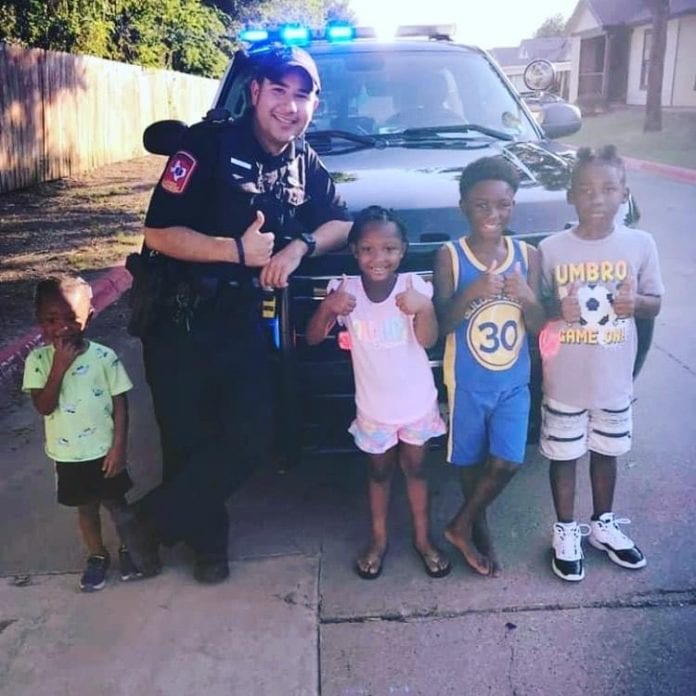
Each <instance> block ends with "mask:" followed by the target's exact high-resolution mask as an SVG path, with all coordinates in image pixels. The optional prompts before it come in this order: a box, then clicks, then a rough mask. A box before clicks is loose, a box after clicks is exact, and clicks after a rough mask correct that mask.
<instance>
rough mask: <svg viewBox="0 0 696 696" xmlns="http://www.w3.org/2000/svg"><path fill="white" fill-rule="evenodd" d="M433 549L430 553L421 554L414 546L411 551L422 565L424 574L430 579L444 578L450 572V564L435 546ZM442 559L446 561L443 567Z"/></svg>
mask: <svg viewBox="0 0 696 696" xmlns="http://www.w3.org/2000/svg"><path fill="white" fill-rule="evenodd" d="M433 549H434V551H433V552H432V553H421V552H420V551H419V550H418V549H417V548H416V546H414V547H413V550H414V551H415V552H416V553H417V554H418V556H419V557H420V559H421V561H422V563H423V569H424V570H425V572H426V574H427V575H429V576H430V577H431V578H444V577H445V576H447V575H449V574H450V572H451V571H452V563H451V561H450V560H449V558H447V556H445V554H444V553H442V551H440V549H438V548H437V547H436V546H433ZM443 559H444V560H445V561H447V563H446V565H444V566H442V560H443ZM440 566H442V567H440ZM433 567H435V568H436V570H433Z"/></svg>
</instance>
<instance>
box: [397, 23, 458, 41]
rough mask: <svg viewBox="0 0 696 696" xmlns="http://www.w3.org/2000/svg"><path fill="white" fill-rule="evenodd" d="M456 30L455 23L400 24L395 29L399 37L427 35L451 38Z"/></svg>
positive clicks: (430, 37)
mask: <svg viewBox="0 0 696 696" xmlns="http://www.w3.org/2000/svg"><path fill="white" fill-rule="evenodd" d="M456 30H457V25H456V24H408V25H404V26H400V27H399V28H398V29H397V30H396V35H397V36H398V37H401V38H406V37H413V36H427V37H428V38H429V39H434V38H445V39H451V38H452V37H453V36H454V32H455V31H456Z"/></svg>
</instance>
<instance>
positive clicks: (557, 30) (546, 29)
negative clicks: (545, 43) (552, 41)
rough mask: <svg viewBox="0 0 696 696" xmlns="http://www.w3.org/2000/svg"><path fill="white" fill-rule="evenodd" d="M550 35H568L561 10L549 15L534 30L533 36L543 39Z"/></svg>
mask: <svg viewBox="0 0 696 696" xmlns="http://www.w3.org/2000/svg"><path fill="white" fill-rule="evenodd" d="M549 36H566V21H565V19H564V18H563V15H562V14H561V13H560V12H558V13H557V14H555V15H551V16H550V17H547V18H546V19H545V20H544V21H543V22H542V23H541V26H540V27H539V28H538V29H537V30H536V31H535V32H534V36H533V38H535V39H542V38H546V37H549Z"/></svg>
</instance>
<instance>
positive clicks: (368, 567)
mask: <svg viewBox="0 0 696 696" xmlns="http://www.w3.org/2000/svg"><path fill="white" fill-rule="evenodd" d="M386 553H387V547H386V544H376V543H374V542H373V543H372V544H370V546H369V547H368V548H367V549H365V551H364V552H363V553H361V554H360V555H359V556H358V558H357V559H356V561H355V572H356V573H357V574H358V575H359V576H360V577H361V578H363V580H376V579H377V578H378V577H379V576H380V575H381V573H382V561H383V559H384V555H385V554H386Z"/></svg>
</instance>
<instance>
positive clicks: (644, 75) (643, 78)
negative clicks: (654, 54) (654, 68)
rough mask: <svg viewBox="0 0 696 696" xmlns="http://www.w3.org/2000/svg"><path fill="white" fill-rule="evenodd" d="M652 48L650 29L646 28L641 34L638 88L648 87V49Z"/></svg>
mask: <svg viewBox="0 0 696 696" xmlns="http://www.w3.org/2000/svg"><path fill="white" fill-rule="evenodd" d="M651 48H652V29H646V30H645V33H644V34H643V56H642V58H641V62H640V88H641V89H647V88H648V72H649V71H650V49H651Z"/></svg>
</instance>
